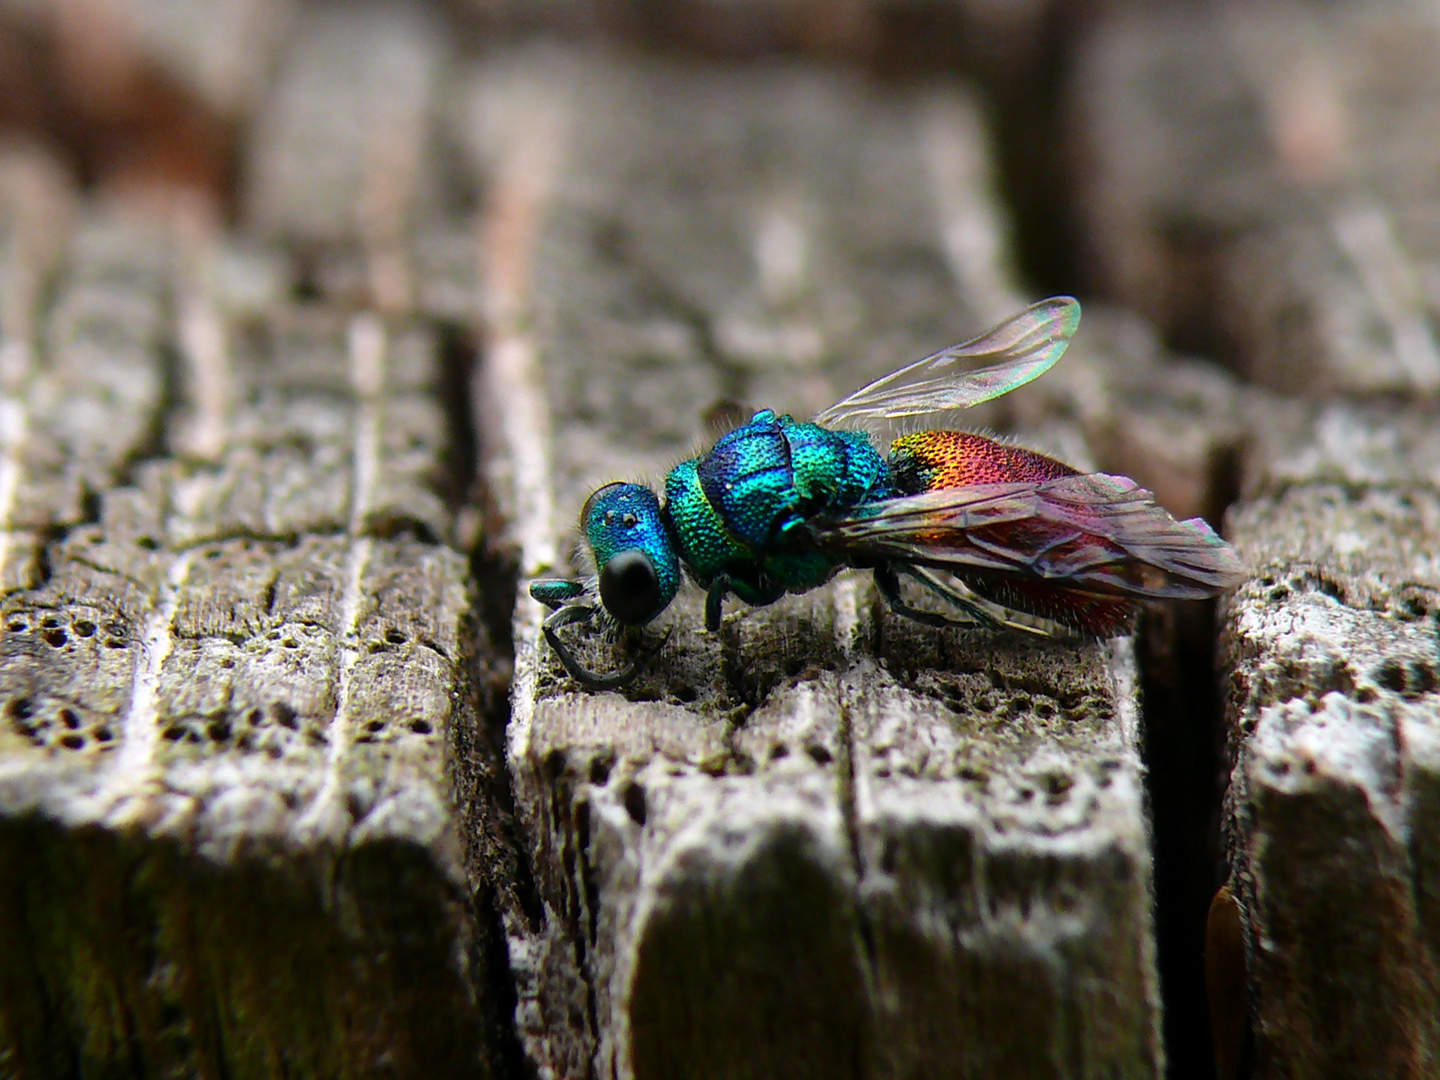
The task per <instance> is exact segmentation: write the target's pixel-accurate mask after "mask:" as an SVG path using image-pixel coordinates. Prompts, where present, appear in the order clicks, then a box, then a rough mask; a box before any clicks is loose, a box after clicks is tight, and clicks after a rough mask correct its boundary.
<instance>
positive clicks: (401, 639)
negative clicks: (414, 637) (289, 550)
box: [385, 626, 410, 645]
mask: <svg viewBox="0 0 1440 1080" xmlns="http://www.w3.org/2000/svg"><path fill="white" fill-rule="evenodd" d="M385 640H386V641H388V642H389V643H390V644H391V645H404V644H405V642H407V641H408V640H410V639H409V638H407V637H406V636H405V632H404V631H403V630H396V629H395V628H394V627H393V626H392V627H391V628H390V629H389V630H386V631H385Z"/></svg>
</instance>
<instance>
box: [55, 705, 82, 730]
mask: <svg viewBox="0 0 1440 1080" xmlns="http://www.w3.org/2000/svg"><path fill="white" fill-rule="evenodd" d="M57 715H58V716H59V718H60V723H62V724H64V725H65V727H66V728H68V729H69V730H71V731H78V730H79V728H80V717H79V715H78V714H77V713H76V712H75V710H74V709H61V710H60V712H59V713H58V714H57Z"/></svg>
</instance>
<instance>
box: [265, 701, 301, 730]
mask: <svg viewBox="0 0 1440 1080" xmlns="http://www.w3.org/2000/svg"><path fill="white" fill-rule="evenodd" d="M270 718H271V719H272V720H274V721H275V723H277V724H279V725H280V726H281V727H283V728H289V729H290V730H291V731H294V730H295V710H294V709H292V708H291V707H290V706H289V705H286V704H285V703H284V702H283V701H277V702H275V703H273V704H272V705H271V706H270Z"/></svg>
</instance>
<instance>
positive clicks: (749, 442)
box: [530, 297, 1241, 689]
mask: <svg viewBox="0 0 1440 1080" xmlns="http://www.w3.org/2000/svg"><path fill="white" fill-rule="evenodd" d="M1079 322H1080V305H1079V304H1078V303H1077V302H1076V301H1075V300H1072V299H1071V298H1069V297H1055V298H1053V299H1050V300H1043V301H1041V302H1040V303H1038V304H1035V305H1033V306H1031V307H1029V308H1027V309H1026V310H1025V311H1023V312H1021V313H1020V314H1019V315H1016V316H1015V317H1013V318H1011V319H1009V320H1008V321H1006V322H1004V323H1001V324H1000V325H999V326H997V327H995V329H993V330H991V331H989V332H988V333H986V334H983V335H982V336H980V337H978V338H975V339H974V340H973V341H968V342H965V343H963V344H960V345H954V346H952V347H950V348H948V349H944V350H942V351H940V352H938V353H936V354H934V355H933V356H929V357H926V358H925V359H924V360H920V361H918V362H917V363H914V364H911V365H909V366H908V367H904V368H901V369H900V370H899V371H896V372H893V373H892V374H890V375H887V376H885V377H884V378H882V379H877V380H876V381H875V382H873V383H871V384H870V385H869V386H866V387H865V388H864V389H862V390H859V391H857V392H856V393H854V394H851V395H850V396H849V397H847V398H845V399H844V400H843V401H841V402H839V403H838V404H835V405H832V406H831V407H830V408H828V409H826V410H825V411H824V412H822V413H820V414H819V415H817V416H816V417H815V418H814V419H813V420H812V421H811V422H809V423H800V422H797V421H795V420H793V419H791V418H790V417H789V416H777V415H776V414H775V413H773V412H771V411H770V410H768V409H765V410H762V411H760V412H757V413H756V414H755V415H754V417H753V418H752V419H751V420H750V422H749V423H748V424H745V425H743V426H741V427H739V428H736V429H735V430H733V431H731V432H729V433H728V434H726V435H725V436H723V437H722V438H720V439H719V440H718V441H717V442H716V443H715V444H714V445H713V446H712V447H711V448H710V449H709V450H708V451H706V452H705V453H704V454H702V455H701V456H700V457H697V458H692V459H691V460H689V461H683V462H681V463H680V464H679V465H677V466H675V468H674V469H672V470H671V471H670V473H669V475H668V476H666V478H665V493H664V500H663V501H662V500H661V499H660V498H659V497H658V496H657V495H656V493H655V492H654V491H652V490H651V489H650V488H648V487H644V486H641V485H638V484H624V483H612V484H606V485H605V486H604V487H601V488H599V489H598V490H596V491H595V492H594V493H593V494H592V495H591V496H590V498H589V499H588V500H587V501H586V503H585V507H584V509H583V510H582V511H581V515H580V517H581V521H580V524H581V529H582V531H583V532H584V534H585V539H586V541H587V542H588V545H589V548H590V552H591V554H592V555H593V557H594V560H595V566H596V568H597V571H598V573H597V575H596V576H595V577H594V578H592V579H589V580H586V581H579V580H558V579H547V580H540V581H535V582H533V583H532V584H531V586H530V595H531V596H533V597H534V598H535V599H536V600H538V601H540V602H541V603H542V604H544V605H546V606H547V607H549V608H550V609H551V610H552V614H551V615H550V616H549V617H548V618H547V619H546V620H545V622H544V624H543V629H544V633H545V637H546V640H547V641H548V642H549V643H550V647H551V648H552V649H554V651H555V655H556V656H558V657H559V658H560V661H561V663H562V664H563V665H564V667H565V670H566V671H568V672H569V673H570V675H571V676H572V677H573V678H574V679H575V680H576V681H577V682H579V683H580V684H581V685H583V686H586V687H590V688H592V689H609V688H615V687H619V686H623V685H624V684H625V683H627V682H628V681H629V680H630V679H632V678H633V677H634V675H635V670H636V665H635V662H634V660H633V659H632V660H630V661H629V662H628V663H627V664H626V666H625V667H624V668H623V669H622V670H620V671H618V672H615V673H613V674H608V675H601V674H598V673H596V672H593V671H590V670H588V669H587V668H586V667H585V666H584V665H582V664H581V663H580V662H579V660H578V659H577V658H576V656H575V655H574V653H573V652H571V650H570V648H569V647H568V646H567V645H566V644H565V642H564V641H563V640H562V639H561V637H560V634H559V630H560V628H561V627H563V626H566V625H568V624H571V623H580V622H591V621H598V622H600V623H602V624H604V625H607V626H610V627H618V628H621V629H629V630H631V631H638V629H639V628H640V627H643V626H645V625H646V624H648V623H649V622H650V621H651V620H653V619H654V618H655V617H656V616H657V615H659V614H660V613H661V612H662V611H664V610H665V608H666V607H667V606H668V605H669V604H670V602H671V600H673V599H674V597H675V594H676V591H677V590H678V589H679V587H680V584H681V579H682V576H683V575H687V574H688V576H689V577H690V578H691V579H692V580H693V581H694V582H696V583H697V584H698V585H700V586H701V587H702V588H704V589H705V590H706V601H705V625H706V627H707V628H708V629H709V630H712V631H714V630H717V629H719V626H720V616H721V608H722V604H723V603H724V600H725V597H726V596H727V595H728V594H732V593H733V594H734V595H735V596H737V597H739V598H740V599H741V600H742V601H744V602H745V603H747V604H752V605H762V604H769V603H772V602H773V601H775V600H778V599H779V598H780V597H781V596H783V595H785V594H786V593H791V592H805V591H806V590H809V589H813V588H815V587H816V586H818V585H820V584H822V583H824V582H825V581H826V580H827V579H829V578H830V577H831V576H832V575H833V574H834V573H835V572H836V571H837V570H839V569H840V568H841V567H844V566H852V567H861V568H868V569H870V570H873V571H874V575H875V582H876V585H877V586H878V587H879V590H880V592H881V594H882V595H883V596H884V597H885V599H886V600H887V601H888V602H889V604H890V606H891V607H892V608H893V609H894V610H895V611H896V612H898V613H900V614H902V615H905V616H908V617H910V618H912V619H915V620H917V621H919V622H922V623H926V624H931V625H956V624H960V625H971V626H974V625H979V626H987V627H994V628H1008V629H1012V630H1018V631H1022V632H1026V633H1032V634H1040V635H1044V636H1057V635H1068V634H1078V635H1081V636H1088V637H1104V636H1110V635H1113V634H1117V633H1120V632H1123V631H1124V630H1125V629H1126V628H1127V627H1129V625H1130V624H1131V623H1132V621H1133V620H1134V617H1135V615H1136V612H1137V611H1138V610H1139V601H1140V600H1143V599H1150V598H1175V599H1200V598H1204V597H1209V596H1214V595H1216V594H1217V593H1218V592H1220V591H1222V590H1223V589H1225V588H1227V587H1228V586H1230V585H1233V584H1235V583H1236V582H1237V581H1238V580H1239V578H1240V576H1241V568H1240V560H1239V559H1238V557H1237V556H1236V554H1235V551H1234V549H1233V548H1231V547H1230V545H1228V544H1227V543H1225V541H1223V540H1222V539H1220V537H1219V536H1217V535H1216V534H1215V532H1214V531H1213V530H1212V529H1211V528H1210V526H1208V525H1207V524H1205V522H1204V521H1202V520H1200V519H1199V518H1193V519H1191V520H1189V521H1176V520H1175V519H1174V518H1173V517H1171V516H1170V514H1169V513H1167V512H1166V511H1165V510H1164V509H1163V508H1162V507H1160V506H1157V505H1156V503H1155V501H1154V499H1153V497H1152V496H1151V494H1150V492H1148V491H1146V490H1144V489H1143V488H1141V487H1140V486H1139V485H1137V484H1136V483H1135V482H1134V481H1133V480H1129V479H1127V478H1125V477H1123V476H1109V475H1106V474H1104V473H1088V474H1083V473H1079V472H1077V471H1076V470H1075V469H1072V468H1070V467H1069V466H1068V465H1065V464H1063V463H1062V462H1060V461H1057V460H1055V459H1054V458H1050V457H1046V456H1044V455H1043V454H1038V453H1035V452H1033V451H1030V450H1025V449H1022V448H1020V447H1018V446H1013V445H1010V444H1008V443H1004V442H998V441H996V440H995V439H991V438H987V437H986V436H984V435H978V434H972V433H969V432H963V431H943V430H925V431H919V432H916V433H914V434H909V435H904V436H902V437H900V438H898V439H896V440H895V441H894V442H892V443H891V444H890V448H889V453H888V456H882V454H881V453H880V451H879V450H877V449H876V447H875V445H874V443H873V442H872V441H871V435H870V434H869V433H868V431H867V430H866V429H867V428H868V427H872V426H878V425H883V424H885V423H887V422H890V421H894V420H897V419H902V418H904V417H914V416H924V415H927V414H931V413H938V412H944V411H946V410H950V409H962V408H967V407H969V406H971V405H976V404H979V403H980V402H982V401H989V400H991V399H993V398H996V397H999V396H1000V395H1002V394H1006V393H1009V392H1010V391H1011V390H1014V389H1015V388H1016V387H1017V386H1022V385H1024V384H1025V383H1027V382H1030V381H1031V380H1032V379H1034V378H1036V377H1038V376H1039V375H1041V374H1043V373H1044V372H1045V371H1046V370H1047V369H1048V368H1050V366H1051V365H1052V364H1054V363H1055V361H1057V360H1058V359H1060V356H1061V354H1062V353H1064V351H1065V348H1066V346H1067V345H1068V344H1069V342H1070V338H1071V337H1072V336H1073V335H1074V333H1075V329H1076V327H1077V326H1078V325H1079ZM905 578H908V579H910V580H912V581H914V582H917V583H918V584H919V585H920V586H922V587H923V588H925V589H927V590H928V591H929V592H930V593H932V594H934V595H935V596H938V597H939V598H940V599H941V600H942V601H944V602H945V605H946V607H947V609H948V611H949V614H941V613H939V612H935V611H930V610H924V609H921V608H917V607H915V606H913V605H912V604H911V603H910V602H908V601H907V600H906V599H905V598H904V596H903V594H902V590H901V580H902V579H905ZM597 595H598V599H599V606H598V607H597V606H596V605H595V603H594V598H595V597H596V596H597ZM633 636H634V634H633V633H632V637H633Z"/></svg>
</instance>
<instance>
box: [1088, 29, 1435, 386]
mask: <svg viewBox="0 0 1440 1080" xmlns="http://www.w3.org/2000/svg"><path fill="white" fill-rule="evenodd" d="M1437 33H1440V31H1437V29H1436V25H1435V23H1434V20H1433V18H1431V16H1430V14H1429V13H1428V12H1426V11H1424V10H1422V9H1421V8H1417V7H1413V6H1410V5H1407V4H1404V3H1389V2H1386V3H1376V4H1360V5H1348V4H1342V5H1333V6H1326V5H1314V4H1300V3H1290V2H1281V0H1269V2H1266V3H1261V4H1248V3H1247V4H1239V3H1236V4H1220V5H1212V6H1209V7H1193V6H1192V7H1185V6H1178V5H1177V6H1162V7H1137V6H1124V5H1120V6H1116V7H1114V8H1113V9H1112V11H1111V12H1110V13H1109V14H1108V15H1107V16H1106V17H1104V18H1103V19H1102V20H1101V21H1100V23H1099V25H1098V26H1097V27H1096V28H1095V29H1094V32H1093V33H1092V34H1091V35H1090V36H1089V39H1088V42H1087V44H1086V46H1085V48H1084V49H1083V50H1082V51H1081V53H1080V54H1079V57H1078V63H1077V65H1076V75H1075V78H1074V79H1073V81H1072V84H1071V87H1070V96H1071V102H1072V106H1073V109H1074V114H1075V121H1076V122H1075V125H1074V128H1073V130H1074V132H1075V142H1076V146H1077V151H1078V153H1077V157H1078V159H1079V161H1080V163H1081V170H1080V173H1079V177H1078V179H1079V186H1080V194H1079V200H1078V201H1079V209H1080V215H1081V218H1082V219H1083V221H1084V232H1085V236H1086V239H1087V243H1088V245H1089V250H1088V251H1086V252H1084V253H1083V256H1084V257H1085V259H1086V265H1088V266H1091V267H1093V268H1094V269H1095V272H1096V274H1097V277H1098V279H1099V281H1100V283H1101V284H1102V285H1103V287H1104V288H1106V290H1107V291H1108V292H1109V293H1110V294H1111V295H1114V296H1115V297H1117V298H1119V299H1122V300H1124V301H1125V302H1127V303H1129V304H1131V305H1134V306H1135V307H1137V308H1138V309H1139V310H1141V311H1143V312H1145V313H1146V314H1148V315H1149V316H1150V317H1152V318H1153V319H1155V320H1156V321H1157V322H1158V323H1160V324H1161V325H1162V326H1163V327H1164V328H1165V329H1166V330H1167V331H1168V332H1169V333H1171V334H1172V335H1180V336H1182V337H1184V338H1186V339H1187V340H1188V341H1190V342H1191V343H1192V345H1193V346H1199V347H1203V348H1206V349H1208V350H1210V351H1212V352H1220V353H1223V354H1224V355H1226V356H1227V357H1228V358H1230V359H1231V360H1233V362H1234V363H1235V364H1236V365H1237V366H1238V367H1239V368H1240V369H1241V370H1242V372H1243V373H1244V374H1245V375H1247V376H1249V377H1250V378H1251V379H1253V380H1254V381H1255V382H1258V383H1260V384H1262V385H1265V386H1268V387H1271V388H1273V389H1277V390H1282V391H1285V392H1288V393H1296V394H1301V395H1310V396H1325V395H1329V394H1342V393H1358V394H1373V393H1384V392H1398V393H1417V394H1422V395H1434V394H1435V393H1436V392H1437V391H1440V346H1437V344H1436V339H1435V336H1434V329H1433V327H1434V319H1435V313H1436V311H1437V310H1440V292H1437V286H1436V282H1435V274H1434V272H1433V267H1434V265H1435V260H1436V257H1437V252H1440V236H1437V233H1436V230H1435V221H1434V213H1433V206H1432V202H1433V200H1431V198H1430V196H1429V190H1430V188H1429V181H1428V179H1425V178H1428V177H1431V176H1433V175H1434V171H1435V156H1434V147H1435V146H1436V140H1435V137H1434V133H1435V125H1436V121H1437V114H1436V110H1435V105H1434V102H1435V100H1436V67H1435V65H1434V64H1433V63H1431V62H1430V57H1431V55H1433V53H1434V50H1435V46H1436V42H1437Z"/></svg>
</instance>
